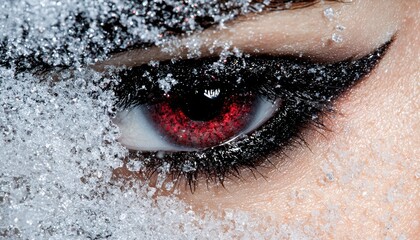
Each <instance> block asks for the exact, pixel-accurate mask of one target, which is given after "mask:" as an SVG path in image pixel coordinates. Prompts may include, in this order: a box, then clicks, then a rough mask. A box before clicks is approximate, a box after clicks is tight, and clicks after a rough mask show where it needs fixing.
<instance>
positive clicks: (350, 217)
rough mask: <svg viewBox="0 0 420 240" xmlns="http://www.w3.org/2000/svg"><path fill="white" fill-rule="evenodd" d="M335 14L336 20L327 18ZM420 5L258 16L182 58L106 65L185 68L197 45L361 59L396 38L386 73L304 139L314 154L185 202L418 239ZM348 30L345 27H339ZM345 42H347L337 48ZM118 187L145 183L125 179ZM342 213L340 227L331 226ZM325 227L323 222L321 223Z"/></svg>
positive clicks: (124, 56)
mask: <svg viewBox="0 0 420 240" xmlns="http://www.w3.org/2000/svg"><path fill="white" fill-rule="evenodd" d="M328 7H331V8H332V9H333V10H334V13H335V15H334V16H333V17H332V18H331V19H329V18H328V17H326V16H325V14H324V10H325V9H326V8H328ZM419 13H420V2H418V1H395V0H384V1H378V0H364V1H362V0H360V1H356V0H355V1H352V2H348V3H341V2H335V3H332V2H325V3H319V4H316V5H314V6H311V7H308V8H303V9H297V10H291V11H282V12H272V13H264V14H261V15H250V16H246V17H243V18H241V19H238V20H235V21H233V22H232V23H227V24H226V28H224V29H208V30H206V31H204V32H203V33H200V34H198V35H195V36H191V37H188V38H184V39H181V40H179V43H178V44H179V46H181V47H179V48H178V49H177V50H176V51H173V52H169V53H168V52H165V51H162V50H161V49H158V48H150V49H138V50H132V51H130V52H125V53H120V54H117V55H115V56H114V57H113V58H111V59H109V60H107V61H105V62H103V63H100V64H98V65H96V66H94V68H96V69H98V70H101V69H103V67H104V66H106V65H113V66H122V65H125V66H137V65H141V64H144V63H147V62H149V61H150V60H167V59H171V58H174V57H178V58H185V57H186V52H188V51H187V50H188V48H186V47H185V45H188V43H189V42H191V41H192V40H195V41H199V42H201V43H202V45H201V52H202V56H209V55H213V54H218V53H219V52H218V51H215V52H211V51H209V47H210V46H211V44H212V43H213V42H214V41H216V40H219V41H220V42H229V43H230V44H231V45H232V46H234V47H236V48H238V49H239V50H241V51H243V52H245V53H250V54H260V53H265V54H273V55H296V56H301V55H302V56H306V57H311V58H312V59H316V60H318V61H326V62H329V61H339V60H344V59H348V58H358V57H361V56H364V55H366V54H367V53H369V52H371V51H373V50H374V49H375V48H377V47H378V46H380V45H382V44H384V43H385V42H387V41H389V40H390V39H391V38H392V37H393V36H394V42H393V43H392V45H391V47H390V48H389V50H388V53H387V54H386V55H385V57H384V58H383V59H382V60H381V62H380V64H379V65H378V66H377V67H376V69H374V70H373V71H372V72H371V74H370V75H369V76H368V77H367V78H366V79H364V80H363V81H362V82H361V83H360V84H358V85H356V86H355V87H353V88H352V89H351V91H349V92H348V93H347V94H345V95H344V96H342V97H341V98H340V99H339V100H338V101H336V103H335V108H336V113H334V114H330V115H327V116H325V117H324V124H325V125H326V127H327V129H328V130H321V129H311V130H308V131H306V132H305V133H304V139H305V141H306V143H307V146H297V147H294V148H293V149H291V150H290V151H288V152H287V153H286V155H287V157H282V158H276V157H273V159H270V161H271V162H273V163H275V164H276V168H261V169H258V171H259V172H260V173H261V174H258V173H257V174H255V172H250V171H243V172H242V173H241V174H242V175H241V177H242V178H241V179H230V180H229V179H228V180H227V181H226V182H225V183H224V187H222V186H220V185H214V184H209V185H206V184H205V182H203V183H201V184H199V185H198V187H197V189H196V191H195V192H194V193H193V194H192V193H191V192H189V191H188V189H183V188H182V186H183V185H182V184H180V186H181V187H180V188H181V189H180V190H181V193H180V194H179V197H180V198H181V199H183V200H184V201H185V202H187V203H188V204H191V205H192V206H193V207H194V209H196V210H197V211H201V210H202V209H211V210H217V209H237V210H244V211H247V212H253V213H255V214H265V213H270V214H272V215H275V216H277V217H278V221H281V222H284V223H293V222H297V221H299V222H301V223H302V224H303V225H305V224H307V225H310V226H311V227H312V228H314V229H317V232H324V230H322V229H323V227H325V225H326V224H331V223H334V224H333V226H332V230H331V229H330V231H326V230H325V235H324V236H320V237H324V238H330V237H334V238H337V239H346V238H351V239H363V238H366V237H367V236H368V237H371V238H375V239H376V238H384V237H386V236H389V237H391V238H398V237H401V236H404V237H406V238H408V239H415V238H416V236H419V235H420V206H419V202H420V193H419V180H420V166H419V162H420V161H419V158H418V156H419V153H418V149H419V147H420V143H419V139H418V137H417V135H418V133H419V121H418V119H419V113H418V112H419V93H418V90H419V86H418V85H419V84H418V83H419V80H420V71H419V66H420V57H419V56H420V55H419V54H420V53H419V51H418V49H420V35H419V33H418V30H417V29H418V28H419V26H420V14H419ZM337 26H341V27H337ZM334 34H338V35H339V36H340V38H342V41H338V42H335V41H333V40H332V36H333V35H334ZM115 174H116V175H117V176H119V177H123V176H124V177H128V176H132V175H136V174H134V173H130V172H129V171H128V170H127V169H124V168H123V169H117V170H116V171H115ZM331 211H333V212H334V213H335V215H334V216H335V218H334V219H333V220H331V219H326V218H323V217H322V216H324V214H325V213H328V212H331ZM314 220H316V222H314Z"/></svg>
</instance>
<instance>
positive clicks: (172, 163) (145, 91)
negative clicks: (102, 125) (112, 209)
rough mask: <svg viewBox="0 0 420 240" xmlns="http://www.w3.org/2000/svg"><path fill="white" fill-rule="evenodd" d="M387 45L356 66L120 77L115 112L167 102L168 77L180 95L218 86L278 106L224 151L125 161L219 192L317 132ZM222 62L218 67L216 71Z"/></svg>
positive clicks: (231, 60) (185, 69)
mask: <svg viewBox="0 0 420 240" xmlns="http://www.w3.org/2000/svg"><path fill="white" fill-rule="evenodd" d="M390 44H391V42H388V43H386V44H384V45H383V46H382V47H380V48H378V49H376V50H375V51H374V52H372V53H371V54H368V55H367V56H364V57H362V58H360V59H356V60H344V61H340V62H336V63H329V64H321V63H316V62H312V61H310V60H305V59H301V58H296V57H284V56H249V57H228V58H227V59H226V60H225V61H218V60H219V59H217V58H207V59H198V60H197V59H192V60H180V61H177V62H171V61H167V62H161V63H159V65H158V66H150V65H143V66H139V67H134V68H131V69H125V70H122V71H121V72H120V76H121V79H122V81H121V84H120V85H118V86H116V87H115V92H116V94H117V97H118V98H119V107H120V108H128V109H129V108H131V107H134V106H136V105H142V104H153V103H154V102H159V101H164V97H163V96H164V95H165V93H164V92H163V91H162V90H161V89H160V88H159V84H158V83H157V80H158V79H159V78H160V77H163V76H166V75H167V74H171V75H172V77H173V78H174V79H176V80H177V81H178V82H179V83H178V84H176V85H175V86H173V89H172V90H171V91H175V92H177V94H182V92H183V91H186V89H190V88H194V87H196V86H198V85H199V84H201V85H202V84H203V82H204V83H205V82H211V81H215V79H216V80H217V81H220V82H223V83H224V84H225V85H227V86H230V88H231V90H230V91H231V92H232V93H235V94H240V93H241V92H246V91H253V92H255V93H258V94H259V95H261V96H262V97H264V98H267V99H271V100H273V101H274V100H275V99H281V101H282V106H281V107H279V109H278V110H277V112H276V113H275V115H274V116H273V117H272V118H271V119H270V120H268V121H267V122H266V123H265V124H263V125H262V126H261V127H260V128H258V129H257V130H255V131H254V132H252V133H250V134H248V135H247V136H242V137H240V138H238V139H236V140H235V141H233V142H230V143H229V144H221V145H219V146H214V147H211V148H208V149H205V150H202V151H195V152H165V153H164V154H163V157H162V153H161V152H140V151H132V152H131V156H130V161H142V162H143V163H144V166H145V168H146V171H150V172H156V171H158V170H157V169H160V168H161V167H162V166H164V165H167V166H168V168H167V169H169V173H171V174H172V175H173V176H174V177H176V178H178V177H183V178H185V179H186V180H187V182H188V183H189V186H190V187H191V190H194V188H195V186H196V183H197V181H198V179H201V178H203V177H204V179H206V180H207V182H220V183H221V184H223V182H224V180H225V179H226V178H231V177H240V171H241V170H242V169H256V168H257V167H259V166H261V165H264V164H265V163H267V159H268V158H269V157H270V156H272V155H279V154H281V153H282V152H284V150H285V149H287V148H289V147H290V146H292V145H293V143H296V142H299V140H301V137H300V136H301V134H302V131H303V130H304V129H306V128H308V127H310V126H315V127H322V126H323V125H322V121H321V118H320V116H321V115H322V114H323V113H325V112H329V111H332V110H333V107H332V104H333V101H334V100H335V99H337V98H338V97H340V96H341V95H342V94H343V93H344V92H345V91H346V90H348V89H349V88H351V87H352V86H354V85H355V84H356V83H358V82H360V80H361V79H363V78H364V77H365V76H366V75H367V74H368V73H370V72H371V71H372V70H373V69H374V68H375V66H376V65H377V64H378V62H379V61H380V59H381V58H382V57H383V55H384V54H385V52H386V50H387V49H388V47H389V45H390ZM220 62H222V66H223V67H215V63H220ZM216 65H217V64H216ZM273 164H274V163H273Z"/></svg>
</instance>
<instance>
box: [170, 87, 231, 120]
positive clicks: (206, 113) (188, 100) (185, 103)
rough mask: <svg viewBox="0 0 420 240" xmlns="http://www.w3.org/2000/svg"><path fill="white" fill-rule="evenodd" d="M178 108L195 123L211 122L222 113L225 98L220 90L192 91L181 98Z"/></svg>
mask: <svg viewBox="0 0 420 240" xmlns="http://www.w3.org/2000/svg"><path fill="white" fill-rule="evenodd" d="M180 100H181V101H179V102H178V104H179V105H178V106H179V107H180V108H181V110H182V112H184V114H185V115H186V116H187V117H188V118H190V119H191V120H193V121H210V120H212V119H214V118H216V117H218V116H220V114H221V113H222V109H223V105H224V103H225V97H224V94H223V92H222V91H221V89H220V88H207V89H200V90H195V91H192V92H190V93H188V94H185V95H184V96H182V98H180Z"/></svg>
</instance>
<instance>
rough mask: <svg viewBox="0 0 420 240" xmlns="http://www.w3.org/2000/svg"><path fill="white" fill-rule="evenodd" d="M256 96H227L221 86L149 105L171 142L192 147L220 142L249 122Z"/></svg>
mask: <svg viewBox="0 0 420 240" xmlns="http://www.w3.org/2000/svg"><path fill="white" fill-rule="evenodd" d="M254 102H255V97H254V96H252V95H251V94H247V95H242V96H226V94H225V93H223V92H220V90H219V89H212V90H202V91H194V93H193V94H186V96H177V97H168V99H167V101H165V102H162V103H159V104H155V105H153V106H151V107H149V111H150V116H151V120H152V121H153V123H154V124H155V126H156V128H157V129H158V130H160V131H161V132H162V134H164V136H165V137H166V138H167V139H169V140H170V141H171V142H172V143H175V144H177V145H180V146H184V147H191V148H198V149H202V148H208V147H212V146H216V145H219V144H221V143H223V142H225V141H227V140H229V139H230V138H232V137H234V136H236V135H237V134H239V133H240V132H241V131H242V130H243V129H244V128H245V127H246V126H247V124H248V123H249V120H250V115H251V114H250V113H251V112H252V110H253V108H254Z"/></svg>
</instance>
